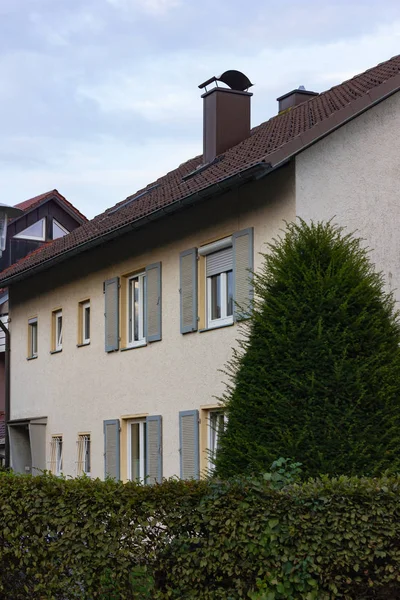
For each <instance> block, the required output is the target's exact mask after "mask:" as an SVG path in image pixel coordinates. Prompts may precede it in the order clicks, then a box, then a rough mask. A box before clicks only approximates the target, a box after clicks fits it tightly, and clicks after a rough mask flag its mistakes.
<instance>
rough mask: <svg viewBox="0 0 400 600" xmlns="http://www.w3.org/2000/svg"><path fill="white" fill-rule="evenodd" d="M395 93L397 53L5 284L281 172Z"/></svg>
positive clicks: (150, 189) (121, 209)
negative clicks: (252, 179) (224, 191)
mask: <svg viewBox="0 0 400 600" xmlns="http://www.w3.org/2000/svg"><path fill="white" fill-rule="evenodd" d="M398 90H400V56H395V57H393V58H391V59H390V60H388V61H386V62H384V63H381V64H379V65H378V66H376V67H374V68H372V69H369V70H368V71H365V73H362V74H360V75H357V76H355V77H353V78H352V79H349V80H348V81H345V82H344V83H342V84H340V85H337V86H335V87H333V88H331V89H329V90H328V91H326V92H323V93H321V94H319V95H318V96H315V97H313V98H311V99H310V100H307V101H306V102H304V103H302V104H300V105H298V106H295V107H293V108H292V109H290V110H288V111H287V112H285V113H283V114H280V115H277V116H275V117H272V118H271V119H269V120H268V121H266V122H265V123H262V124H261V125H259V126H258V127H254V128H253V129H252V130H251V134H250V136H249V137H248V138H247V139H245V140H244V141H243V142H241V143H240V144H237V145H236V146H234V147H233V148H230V149H229V150H227V151H226V152H225V153H224V154H223V155H222V156H220V157H218V158H217V159H216V160H215V161H213V162H212V163H211V164H209V165H208V166H206V167H205V168H201V169H198V167H199V166H201V162H202V156H196V157H195V158H192V159H190V160H188V161H187V162H185V163H183V164H182V165H180V166H179V167H178V168H177V169H175V170H174V171H171V172H170V173H167V174H166V175H164V176H163V177H161V178H160V179H158V180H157V181H155V182H153V183H151V184H149V185H148V186H147V187H146V188H143V189H142V190H139V191H138V192H136V193H135V194H133V195H132V196H129V197H128V198H127V199H125V200H123V201H122V202H120V203H119V204H117V205H116V206H115V207H113V208H110V209H108V210H106V211H105V212H104V213H102V214H100V215H98V216H96V217H95V218H94V219H92V220H91V221H88V222H87V223H85V224H84V225H82V226H81V227H78V228H77V229H75V230H74V231H72V232H71V233H69V234H68V235H66V236H64V237H62V238H59V239H58V240H55V241H54V242H53V243H52V244H50V245H48V246H44V247H43V248H41V249H40V250H39V251H36V252H34V253H31V254H28V256H26V257H25V258H24V259H22V260H20V261H19V262H17V263H15V264H14V265H12V266H11V267H9V268H8V269H5V270H4V271H3V272H2V273H1V275H0V282H1V283H2V284H4V285H9V284H10V283H12V282H13V281H16V280H18V279H21V278H23V277H26V276H28V274H31V273H32V274H33V273H34V272H36V271H37V270H40V269H43V268H47V267H48V266H51V265H52V264H55V262H60V261H61V260H65V259H67V258H69V257H70V256H73V255H74V254H77V253H79V252H83V251H84V250H87V249H89V248H90V247H93V246H94V245H96V244H100V243H102V242H104V241H105V240H107V239H110V238H113V237H116V236H117V235H120V234H121V233H123V232H125V231H127V230H128V228H131V227H135V226H140V225H141V224H142V223H146V222H147V221H148V220H150V219H152V218H156V217H157V218H158V217H161V216H163V215H164V214H166V213H167V212H171V211H172V210H175V209H177V208H179V206H181V205H184V204H185V202H193V201H194V200H195V199H196V198H199V197H209V196H211V195H212V193H216V192H217V191H218V190H221V189H227V188H228V187H229V186H230V185H231V186H233V185H237V184H238V183H239V182H238V181H236V179H237V176H239V175H240V176H241V181H242V182H244V181H246V177H247V176H248V179H250V177H251V175H253V176H254V175H255V174H256V173H258V174H259V173H260V172H261V170H262V169H264V172H265V173H266V172H268V170H272V169H274V168H277V167H279V166H281V165H282V164H284V163H285V162H286V161H287V160H289V159H290V158H292V157H293V156H295V155H296V154H298V153H299V152H301V151H302V150H304V149H305V148H307V147H308V146H310V145H311V144H313V143H314V142H316V141H317V140H319V139H321V138H322V137H324V136H325V135H328V134H329V133H331V132H332V131H334V130H335V129H337V128H338V127H340V126H341V125H343V124H344V123H346V122H347V121H349V120H351V119H352V118H354V117H356V116H358V115H359V114H361V113H362V112H364V111H365V110H368V109H369V108H371V107H372V106H374V105H375V104H377V103H378V102H380V101H382V100H383V99H385V98H386V97H388V96H390V95H391V94H393V93H395V92H396V91H398ZM196 169H198V172H197V173H196ZM246 174H247V175H246Z"/></svg>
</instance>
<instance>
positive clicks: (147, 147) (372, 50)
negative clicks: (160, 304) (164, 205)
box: [0, 0, 400, 218]
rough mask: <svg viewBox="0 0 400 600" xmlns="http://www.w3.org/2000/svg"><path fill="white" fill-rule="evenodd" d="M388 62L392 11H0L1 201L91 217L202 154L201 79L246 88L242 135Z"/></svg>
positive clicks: (55, 3)
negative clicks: (36, 202) (301, 93)
mask: <svg viewBox="0 0 400 600" xmlns="http://www.w3.org/2000/svg"><path fill="white" fill-rule="evenodd" d="M399 53H400V2H398V0H393V1H390V0H381V1H380V2H377V1H376V0H362V1H361V0H356V1H352V0H346V1H343V0H336V1H331V0H324V2H321V0H301V1H300V0H279V2H278V1H271V0H247V1H244V0H0V190H1V198H0V202H3V203H6V204H16V203H18V202H22V201H23V200H26V199H27V198H31V197H33V196H36V195H38V194H41V193H43V192H46V191H48V190H51V189H54V188H56V189H58V191H59V192H60V193H61V194H63V195H64V196H65V197H66V198H67V199H68V200H69V201H70V202H72V203H73V204H74V205H75V206H76V207H77V208H78V209H79V210H81V211H82V212H83V213H84V214H86V216H88V217H89V218H92V217H93V216H95V215H96V214H99V213H101V212H103V210H105V209H106V208H107V207H110V206H113V205H114V204H115V203H117V202H119V201H121V200H123V199H124V198H125V197H126V196H128V195H131V194H133V193H134V192H135V191H136V190H138V189H140V188H141V187H143V186H145V185H146V184H148V183H151V182H152V181H154V180H155V179H157V177H160V176H161V175H163V174H165V173H166V172H168V171H170V170H171V169H173V168H175V167H177V166H178V165H179V164H181V163H182V162H184V161H186V160H188V159H189V158H192V157H193V156H196V155H197V154H201V152H202V100H201V91H200V90H199V89H198V85H199V84H200V83H202V82H203V81H204V80H206V79H209V78H210V77H212V76H213V75H216V76H218V75H220V74H221V73H222V72H224V71H226V70H228V69H238V70H240V71H243V72H244V73H245V74H246V75H247V76H248V77H249V78H250V80H251V81H252V82H253V83H254V87H253V88H252V90H251V91H252V92H253V93H254V96H253V98H252V125H253V126H254V125H258V124H259V123H261V122H262V121H266V120H267V119H269V118H270V117H272V116H274V115H275V114H276V113H277V102H276V98H277V97H278V96H280V95H282V94H284V93H286V92H288V91H290V90H292V89H293V88H296V87H298V86H299V85H304V86H305V87H306V88H307V89H310V90H313V91H317V92H321V91H323V90H326V89H328V88H330V87H331V86H332V85H336V84H338V83H340V82H342V81H344V80H346V79H348V78H350V77H352V76H353V75H356V74H357V73H360V72H362V71H364V70H365V69H368V68H370V67H372V66H375V65H376V64H378V63H379V62H382V61H384V60H387V59H389V58H390V57H391V56H394V55H396V54H399Z"/></svg>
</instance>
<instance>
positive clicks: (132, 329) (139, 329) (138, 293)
mask: <svg viewBox="0 0 400 600" xmlns="http://www.w3.org/2000/svg"><path fill="white" fill-rule="evenodd" d="M145 279H146V275H145V273H140V274H139V275H135V276H134V277H130V278H129V281H128V336H127V337H128V345H129V346H140V345H142V344H145V343H146V338H145V312H144V307H145V289H146V286H145V283H146V282H145Z"/></svg>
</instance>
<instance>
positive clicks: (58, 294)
mask: <svg viewBox="0 0 400 600" xmlns="http://www.w3.org/2000/svg"><path fill="white" fill-rule="evenodd" d="M221 83H222V85H221ZM226 84H227V85H228V86H229V87H223V85H226ZM207 87H208V88H209V89H207ZM202 88H203V89H204V85H203V86H202ZM249 89H251V83H250V81H249V80H248V79H247V78H246V77H245V76H243V75H242V74H240V73H237V72H228V73H225V74H224V75H223V76H221V77H220V78H212V79H211V80H209V82H206V87H205V90H204V93H203V95H202V98H203V111H204V134H203V136H204V137H203V145H204V150H203V154H202V155H201V156H197V157H195V158H193V159H190V160H188V161H187V162H186V163H184V164H182V165H180V166H179V167H178V168H177V169H176V170H174V171H172V172H170V173H168V174H167V175H165V176H164V177H161V178H160V179H158V180H157V181H154V182H151V183H150V184H149V185H148V186H147V187H145V188H144V189H142V190H140V191H138V192H136V193H135V194H132V195H131V196H129V197H128V198H126V199H125V200H123V201H122V202H120V203H119V204H117V205H116V206H114V207H112V208H110V209H108V210H106V211H105V212H104V213H102V214H101V215H98V216H97V217H95V218H94V219H93V220H91V221H89V222H88V223H85V224H83V225H82V226H81V227H79V228H77V229H75V230H74V231H72V232H71V233H69V234H68V235H66V236H65V237H63V238H62V239H59V240H55V241H54V242H53V243H52V244H51V245H47V246H44V247H43V248H41V249H40V250H38V251H36V252H34V253H32V254H29V255H28V256H26V258H24V259H23V260H21V261H19V262H18V263H16V264H14V265H12V266H10V267H9V268H7V269H6V270H5V271H3V273H2V274H1V275H0V285H2V286H8V287H9V290H10V301H11V308H10V314H11V317H12V322H11V324H10V332H11V339H12V345H11V414H10V420H9V423H8V431H9V435H10V444H11V461H12V466H13V468H14V469H16V470H17V471H22V472H30V471H32V472H37V471H38V470H40V469H44V468H48V469H51V470H52V471H53V472H54V473H56V474H59V473H65V474H66V475H72V476H75V475H80V474H82V473H87V474H90V475H91V476H94V477H105V476H107V475H110V476H112V477H117V478H121V479H123V480H129V479H142V480H147V481H149V482H154V481H160V480H161V479H162V477H168V476H172V475H178V476H180V477H183V478H189V477H195V478H197V477H199V476H201V474H202V473H205V472H206V471H207V469H209V468H212V460H210V458H212V455H213V453H214V452H215V450H216V447H217V445H218V433H219V431H220V430H221V427H223V423H224V416H223V413H222V410H221V406H220V403H219V401H218V398H220V397H221V395H222V394H223V392H224V389H225V381H226V377H225V376H224V374H223V372H221V369H223V368H224V366H225V365H226V363H227V361H228V360H229V359H230V357H231V355H232V348H234V347H235V346H236V344H237V339H238V337H239V336H240V327H239V324H240V322H241V321H242V320H243V319H245V318H246V315H247V313H248V310H249V308H250V306H251V298H252V287H251V277H250V272H251V271H252V270H256V271H257V270H258V269H259V268H260V266H261V264H262V260H263V259H262V253H263V252H268V244H269V242H271V240H272V239H273V238H276V237H277V236H279V235H280V234H281V233H282V230H284V228H285V223H286V222H290V221H293V220H294V219H296V216H300V217H302V218H303V219H305V220H310V219H314V220H327V219H332V218H334V220H335V221H336V222H338V223H339V224H341V225H344V226H346V227H347V228H348V231H354V230H357V231H358V233H359V234H360V235H361V236H362V237H363V238H364V239H365V243H366V244H367V245H368V246H369V247H370V248H371V255H372V257H373V260H374V262H375V263H376V267H377V269H379V270H382V271H383V273H384V276H385V279H386V282H387V285H388V287H389V288H391V289H393V290H396V289H400V266H399V256H400V236H399V224H400V201H399V197H398V188H399V183H400V167H399V164H400V138H399V136H398V131H399V128H400V94H399V91H400V57H394V58H392V59H391V60H389V61H387V62H386V63H382V64H380V65H378V66H377V67H374V68H373V69H370V70H369V71H366V72H365V73H363V74H361V75H358V76H356V77H354V78H353V79H351V80H349V81H346V82H344V83H342V84H340V85H338V86H336V87H334V88H332V89H330V90H328V91H326V92H323V93H320V94H317V93H315V92H308V91H307V90H305V89H302V88H299V89H297V90H294V91H292V92H289V93H287V94H284V95H283V96H282V97H281V98H279V99H278V102H279V104H278V107H277V113H278V114H277V115H276V116H275V117H273V118H272V119H270V120H268V121H266V122H265V123H262V124H261V125H259V126H258V127H255V128H253V129H250V103H251V93H250V92H249V91H248V90H249ZM199 110H200V106H199ZM395 293H396V295H397V298H398V299H399V293H400V292H397V291H396V292H395Z"/></svg>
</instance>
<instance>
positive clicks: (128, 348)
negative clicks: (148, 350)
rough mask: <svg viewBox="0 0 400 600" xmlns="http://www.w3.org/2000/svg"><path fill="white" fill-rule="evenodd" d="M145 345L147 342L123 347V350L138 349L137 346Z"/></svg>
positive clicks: (142, 346)
mask: <svg viewBox="0 0 400 600" xmlns="http://www.w3.org/2000/svg"><path fill="white" fill-rule="evenodd" d="M145 346H147V342H143V343H142V344H137V345H136V346H126V347H125V348H121V352H126V351H127V350H136V349H137V348H144V347H145Z"/></svg>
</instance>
